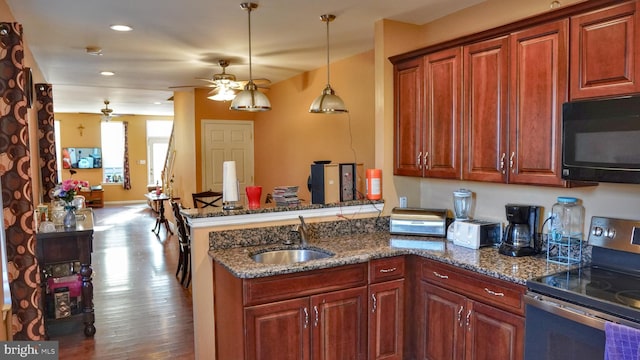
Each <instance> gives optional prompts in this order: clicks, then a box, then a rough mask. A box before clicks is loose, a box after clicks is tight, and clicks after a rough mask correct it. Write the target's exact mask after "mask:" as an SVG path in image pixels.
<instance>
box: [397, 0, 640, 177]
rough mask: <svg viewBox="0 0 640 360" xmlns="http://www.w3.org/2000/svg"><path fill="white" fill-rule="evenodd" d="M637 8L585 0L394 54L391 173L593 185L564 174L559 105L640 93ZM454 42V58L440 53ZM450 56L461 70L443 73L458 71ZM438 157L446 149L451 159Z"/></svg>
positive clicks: (604, 0) (451, 49) (449, 49)
mask: <svg viewBox="0 0 640 360" xmlns="http://www.w3.org/2000/svg"><path fill="white" fill-rule="evenodd" d="M637 8H638V1H632V2H629V1H627V2H616V1H608V0H597V1H585V2H581V3H578V4H575V5H572V6H568V7H564V8H562V9H559V10H556V11H550V12H546V13H543V14H540V15H537V16H534V17H531V18H528V19H523V20H521V21H517V22H514V23H511V24H506V25H503V26H500V27H496V28H493V29H489V30H486V31H482V32H479V33H476V34H470V35H468V36H464V37H461V38H457V39H452V40H449V41H446V42H444V43H440V44H434V45H431V46H429V47H426V48H423V49H417V50H413V51H411V52H408V53H406V54H400V55H395V56H393V57H391V58H390V60H391V61H392V62H393V63H394V66H395V68H394V69H395V76H396V77H395V87H396V88H395V96H396V102H395V111H396V113H395V120H396V133H395V141H396V142H395V156H396V157H395V164H394V165H395V172H394V173H395V174H396V175H409V176H428V177H440V178H456V177H455V176H452V174H459V175H458V177H457V178H460V179H462V180H473V181H485V182H496V183H513V184H529V185H545V186H563V187H571V186H589V185H595V184H593V183H579V182H569V181H564V180H562V176H561V167H562V164H561V162H562V153H561V152H562V150H561V147H562V146H561V145H562V144H561V141H562V140H561V132H562V104H563V103H564V102H567V101H570V100H575V99H583V98H592V97H606V96H616V95H626V94H637V93H640V84H639V82H640V80H639V79H638V77H639V76H640V75H638V73H639V71H640V55H638V54H636V53H637V52H638V51H637V49H636V48H637V47H638V44H639V42H640V40H639V39H640V25H639V24H638V16H640V15H638V11H637ZM460 48H462V55H461V58H460V59H458V60H454V59H456V58H455V56H454V57H447V56H445V54H447V53H448V52H451V53H449V55H451V54H452V53H455V52H457V51H459V49H460ZM455 63H457V64H459V65H460V64H461V66H462V73H461V76H459V75H458V76H456V74H455V73H454V72H447V71H446V69H447V66H449V68H450V69H455V68H457V66H456V65H454V64H455ZM429 67H431V68H429ZM421 76H422V77H423V78H424V80H423V81H422V86H420V80H419V79H420V77H421ZM438 76H439V77H438ZM434 79H436V80H434ZM452 84H453V86H452ZM456 84H462V89H461V93H462V95H461V96H462V97H461V99H457V98H456V97H455V93H456V91H455V85H456ZM447 104H449V105H451V104H453V106H449V107H447ZM443 109H448V111H449V113H447V110H443ZM455 109H458V110H461V112H462V115H461V125H460V127H461V129H459V130H457V131H456V130H454V131H453V136H450V135H449V134H448V131H449V130H450V129H454V127H455V124H456V122H455V121H453V122H451V123H449V124H447V122H448V121H444V123H443V122H442V119H447V118H448V119H453V118H454V117H453V116H451V114H456V111H455ZM442 114H445V115H442ZM446 114H449V115H450V116H446ZM420 119H422V121H420ZM430 119H437V121H435V122H430ZM433 124H436V125H437V126H441V127H443V128H433ZM411 131H414V132H411ZM418 134H422V135H423V136H424V137H423V138H422V139H421V138H420V137H419V136H417V135H418ZM458 135H460V136H461V140H460V141H458V140H456V136H458ZM432 139H442V141H441V143H438V142H435V143H434V142H430V141H432ZM421 141H422V145H420V144H421ZM450 141H451V147H449V146H448V145H449V142H450ZM458 146H459V147H460V152H458V150H457V149H458ZM443 149H448V153H447V152H446V151H443ZM439 154H440V155H442V154H448V155H451V156H452V157H453V158H452V159H453V162H452V163H453V164H454V165H453V166H449V162H448V161H449V159H448V158H447V159H445V158H444V157H441V156H439ZM425 156H426V157H425ZM458 161H459V163H460V165H457V164H458ZM421 170H422V171H421Z"/></svg>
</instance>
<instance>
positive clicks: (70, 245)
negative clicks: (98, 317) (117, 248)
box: [36, 209, 96, 338]
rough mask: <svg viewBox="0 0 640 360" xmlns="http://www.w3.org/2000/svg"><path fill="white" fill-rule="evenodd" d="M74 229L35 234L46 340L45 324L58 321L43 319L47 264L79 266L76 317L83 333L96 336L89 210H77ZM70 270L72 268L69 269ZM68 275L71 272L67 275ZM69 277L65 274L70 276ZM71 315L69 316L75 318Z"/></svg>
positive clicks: (45, 310)
mask: <svg viewBox="0 0 640 360" xmlns="http://www.w3.org/2000/svg"><path fill="white" fill-rule="evenodd" d="M77 214H78V218H77V226H76V228H75V229H74V230H65V229H64V227H56V231H54V232H41V233H38V234H36V258H37V259H38V264H39V265H40V274H41V277H42V278H41V279H42V281H41V284H42V287H43V291H42V294H43V296H42V297H41V298H42V302H41V306H42V310H43V314H45V316H44V323H45V332H46V334H45V336H46V337H47V338H48V330H47V325H48V324H50V323H52V322H55V321H57V320H58V319H54V318H48V317H47V315H46V314H47V313H48V311H47V301H46V300H47V299H46V297H47V296H50V295H48V294H46V291H45V287H46V284H47V279H48V278H49V277H50V276H51V274H47V273H46V271H44V270H45V269H46V268H47V266H48V265H59V264H65V263H67V264H73V263H74V262H79V263H80V269H79V271H78V274H79V275H80V278H81V282H82V284H81V289H80V291H81V294H82V301H81V304H79V307H80V309H81V312H80V314H77V316H82V319H83V321H84V334H85V335H86V336H93V335H94V334H95V333H96V327H95V325H94V322H95V314H94V309H93V280H92V274H93V268H92V267H91V253H92V252H93V211H92V210H91V209H80V210H79V211H78V212H77ZM69 268H70V269H71V268H73V265H71V266H70V267H69ZM71 274H72V273H71ZM71 274H69V275H71ZM75 316H76V315H72V316H71V317H75Z"/></svg>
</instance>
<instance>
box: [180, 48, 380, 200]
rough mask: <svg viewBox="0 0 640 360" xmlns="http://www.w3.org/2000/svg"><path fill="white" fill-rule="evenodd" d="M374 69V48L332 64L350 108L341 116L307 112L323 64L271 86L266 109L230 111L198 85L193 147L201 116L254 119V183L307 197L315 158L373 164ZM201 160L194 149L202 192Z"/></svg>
mask: <svg viewBox="0 0 640 360" xmlns="http://www.w3.org/2000/svg"><path fill="white" fill-rule="evenodd" d="M373 69H374V66H373V51H369V52H366V53H363V54H359V55H356V56H353V57H350V58H347V59H344V60H341V61H337V62H335V63H333V64H331V85H332V87H333V88H334V90H335V91H336V93H337V94H338V95H339V96H341V97H342V99H343V100H344V101H345V103H346V105H347V108H348V109H349V110H350V111H349V113H348V114H340V115H323V114H310V113H309V105H311V102H312V101H313V99H315V97H316V96H318V95H320V93H321V92H322V90H323V89H324V87H325V85H326V80H327V78H326V76H327V75H326V74H327V73H326V67H322V68H320V69H317V70H313V71H310V72H306V73H303V74H300V75H298V76H295V77H292V78H290V79H287V80H285V81H282V82H279V83H277V84H273V85H272V86H271V88H270V90H268V91H267V92H266V94H267V96H268V97H269V101H270V102H271V106H272V110H271V111H268V112H262V113H248V112H237V111H230V110H229V104H230V103H229V102H219V101H212V100H209V99H207V98H206V95H207V93H208V91H209V90H208V89H196V90H195V92H194V97H195V99H194V102H195V118H194V119H195V120H194V124H195V127H194V144H195V149H200V147H201V141H202V139H201V136H202V134H201V123H202V121H203V120H205V119H212V120H253V121H254V133H255V138H254V145H255V181H254V183H255V185H260V186H262V187H263V188H264V190H263V194H266V193H269V192H272V190H273V188H274V187H275V186H278V185H298V186H299V187H300V191H299V196H300V198H302V199H305V200H310V194H309V191H308V190H307V187H306V184H307V177H308V176H309V172H310V165H311V164H312V163H313V161H314V160H332V161H333V162H334V163H340V162H358V163H362V164H363V165H364V167H365V168H367V167H373V165H374V148H375V144H374V115H373V114H374V107H373V104H374V101H373V97H374V76H373ZM177 113H178V111H176V114H177ZM350 130H351V132H350ZM201 164H202V155H201V153H200V150H196V154H195V173H194V176H195V179H196V188H197V189H198V190H202V189H201V186H202V165H201Z"/></svg>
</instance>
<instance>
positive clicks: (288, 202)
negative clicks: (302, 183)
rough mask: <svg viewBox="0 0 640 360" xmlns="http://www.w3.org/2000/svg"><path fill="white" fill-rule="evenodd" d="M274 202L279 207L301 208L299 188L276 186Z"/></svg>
mask: <svg viewBox="0 0 640 360" xmlns="http://www.w3.org/2000/svg"><path fill="white" fill-rule="evenodd" d="M273 200H274V201H275V202H276V205H277V206H289V207H293V206H299V205H300V199H298V187H297V186H276V187H275V188H274V189H273Z"/></svg>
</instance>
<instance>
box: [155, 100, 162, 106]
mask: <svg viewBox="0 0 640 360" xmlns="http://www.w3.org/2000/svg"><path fill="white" fill-rule="evenodd" d="M153 105H162V103H161V102H160V101H154V102H153Z"/></svg>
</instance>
